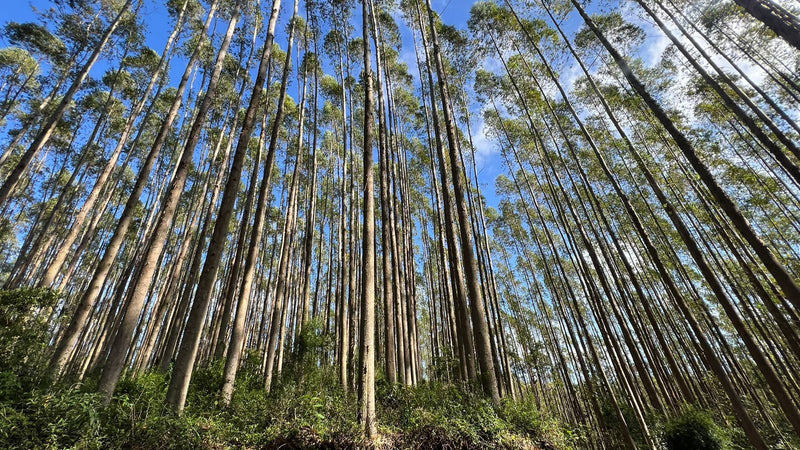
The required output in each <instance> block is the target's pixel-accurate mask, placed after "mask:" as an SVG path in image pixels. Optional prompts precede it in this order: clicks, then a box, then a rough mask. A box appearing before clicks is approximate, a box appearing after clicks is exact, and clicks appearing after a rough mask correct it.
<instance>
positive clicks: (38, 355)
mask: <svg viewBox="0 0 800 450" xmlns="http://www.w3.org/2000/svg"><path fill="white" fill-rule="evenodd" d="M58 299H59V294H58V293H57V292H55V291H52V290H50V289H44V288H36V289H33V288H23V289H14V290H8V291H0V349H2V350H0V368H2V369H0V370H2V372H0V401H4V400H10V399H13V398H16V397H19V396H20V395H22V394H23V393H24V392H26V391H29V390H31V389H32V388H33V384H34V383H35V382H36V381H37V380H38V376H39V373H40V372H41V370H40V369H41V367H44V365H45V364H46V357H47V346H48V340H49V336H50V335H49V333H48V329H47V319H48V315H49V313H50V311H52V308H53V307H55V305H56V303H57V302H58Z"/></svg>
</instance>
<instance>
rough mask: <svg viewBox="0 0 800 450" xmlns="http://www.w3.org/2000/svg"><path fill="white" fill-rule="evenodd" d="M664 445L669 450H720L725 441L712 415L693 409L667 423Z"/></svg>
mask: <svg viewBox="0 0 800 450" xmlns="http://www.w3.org/2000/svg"><path fill="white" fill-rule="evenodd" d="M664 444H665V445H666V447H667V449H668V450H720V449H722V448H723V447H724V440H723V438H722V434H721V430H720V429H719V427H718V426H717V425H716V424H715V423H714V420H713V419H712V418H711V415H709V414H708V413H707V412H705V411H701V410H698V409H694V408H691V409H688V410H687V411H685V412H684V413H682V414H681V415H680V416H678V417H675V418H674V419H672V420H670V421H669V422H667V423H666V425H665V426H664Z"/></svg>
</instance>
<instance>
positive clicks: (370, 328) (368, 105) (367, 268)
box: [358, 0, 377, 440]
mask: <svg viewBox="0 0 800 450" xmlns="http://www.w3.org/2000/svg"><path fill="white" fill-rule="evenodd" d="M371 6H372V5H371V2H369V1H368V0H362V1H361V18H362V23H361V26H362V33H363V35H362V37H363V40H362V46H363V48H364V51H363V61H364V68H363V71H362V80H363V81H362V82H363V84H364V128H363V133H364V143H363V151H364V194H363V199H364V209H363V213H362V217H363V224H362V226H363V234H362V241H361V258H362V260H361V311H360V312H361V321H360V327H359V340H358V366H359V367H358V403H359V413H358V420H359V422H360V423H361V424H362V425H363V427H364V431H365V433H366V435H367V437H368V438H369V439H370V440H373V439H375V437H376V435H377V422H376V420H377V419H376V416H375V353H376V352H375V259H376V258H375V194H374V192H375V168H374V164H373V148H372V147H373V143H372V140H373V139H372V131H373V130H372V128H373V116H372V114H373V108H374V99H373V86H372V51H371V50H370V44H369V41H370V14H374V13H375V11H374V10H373V9H372V8H371Z"/></svg>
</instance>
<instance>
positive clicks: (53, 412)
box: [0, 290, 581, 449]
mask: <svg viewBox="0 0 800 450" xmlns="http://www.w3.org/2000/svg"><path fill="white" fill-rule="evenodd" d="M56 299H57V296H56V295H55V294H52V293H48V292H44V291H37V290H28V291H26V292H16V293H14V294H8V293H2V292H0V310H2V311H1V312H3V313H4V317H6V318H8V320H7V321H6V323H5V324H4V326H3V327H0V348H2V349H4V350H3V351H2V352H0V361H2V362H3V363H4V364H3V365H2V366H0V448H9V449H29V448H37V449H39V448H41V449H62V448H78V449H101V448H132V449H183V448H186V449H194V448H213V449H217V448H251V449H254V448H259V449H260V448H264V449H269V448H307V447H314V448H316V447H327V448H353V447H363V446H366V444H367V441H366V440H365V439H364V436H363V433H362V431H361V429H360V427H359V425H358V421H357V411H358V404H357V400H356V395H355V393H354V392H352V390H350V391H345V389H343V388H342V386H341V383H340V382H339V379H338V376H337V370H336V368H335V367H334V366H331V365H326V366H319V365H318V364H317V363H316V361H317V360H318V355H320V354H329V352H330V349H331V347H332V339H331V337H330V336H326V335H323V334H322V333H319V332H318V331H316V330H319V329H321V327H319V326H313V325H314V324H312V326H309V327H307V328H308V330H309V331H308V332H305V333H303V336H301V341H300V345H299V348H300V349H301V350H300V351H298V352H296V353H294V354H290V353H289V352H287V354H286V363H285V364H284V366H283V370H282V373H281V374H280V376H279V377H278V381H277V382H276V384H274V386H273V389H272V390H271V392H270V393H267V392H266V391H265V389H264V385H263V376H262V375H261V374H260V366H261V357H260V354H259V353H257V352H249V353H247V354H246V355H245V358H244V359H243V363H242V366H241V368H240V370H239V372H238V375H237V379H236V391H235V393H234V396H233V400H232V402H231V405H230V406H229V407H224V406H223V405H222V403H221V399H220V395H219V393H220V391H221V388H222V382H223V366H224V362H222V361H217V362H214V363H212V364H210V365H207V366H205V367H201V368H198V369H197V370H196V371H195V374H194V376H193V379H192V384H191V387H190V390H189V395H188V399H187V408H186V410H185V412H184V414H182V415H180V416H178V415H176V414H174V413H173V412H172V411H171V410H170V409H169V408H168V407H167V406H166V405H165V397H166V391H167V386H168V384H169V373H160V372H155V371H151V372H144V373H140V374H136V375H129V376H127V377H125V378H123V379H122V380H121V381H120V383H119V385H118V387H117V390H116V392H115V394H114V396H113V398H112V400H111V402H110V403H109V404H108V405H104V404H103V401H102V398H101V397H100V396H99V395H98V394H96V393H95V383H96V378H95V377H92V376H90V377H88V378H87V379H86V380H85V381H84V382H83V383H77V384H61V385H57V386H48V387H46V388H44V387H41V386H40V385H39V384H38V381H39V380H38V378H37V377H38V375H37V374H40V373H42V369H43V367H44V365H45V364H46V356H47V349H48V345H47V344H48V342H47V330H46V325H45V320H43V319H44V318H46V316H45V314H47V313H49V311H50V308H51V307H52V305H53V304H55V300H56ZM317 325H318V324H317ZM377 402H378V405H377V408H378V422H379V432H380V438H379V439H378V441H377V442H376V443H375V445H376V446H378V447H384V448H398V447H399V448H485V447H493V448H539V447H540V446H543V445H542V444H543V443H546V444H547V445H544V446H543V447H545V448H558V449H567V448H580V447H581V446H580V444H579V441H578V440H576V439H575V438H574V437H573V434H571V432H570V431H569V430H565V429H563V428H562V427H561V426H559V423H558V422H557V421H556V420H555V419H553V418H550V417H548V416H547V415H546V414H544V413H542V412H541V411H539V409H538V408H537V407H536V405H535V403H534V402H533V401H531V400H523V401H516V402H515V401H511V400H506V401H505V402H504V403H503V405H502V407H501V408H499V409H495V408H493V407H492V406H491V404H490V403H489V402H488V401H487V400H486V399H485V398H483V397H482V396H481V395H479V394H476V393H473V392H471V391H470V390H469V389H464V388H463V387H458V386H455V385H450V384H441V383H422V384H420V385H419V386H416V387H408V386H400V385H395V386H389V385H388V384H386V383H385V382H384V381H383V380H379V382H378V386H377ZM548 446H549V447H548Z"/></svg>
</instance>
